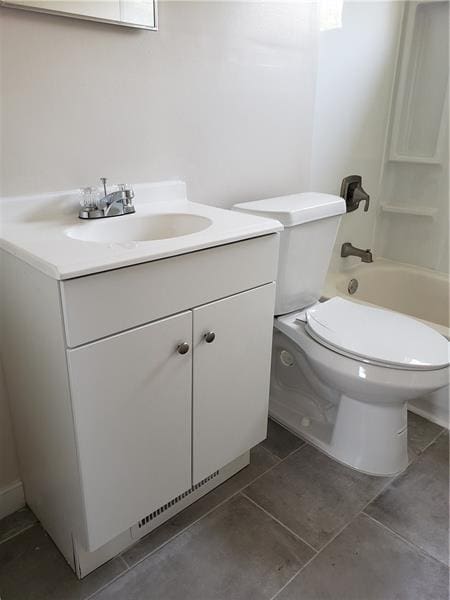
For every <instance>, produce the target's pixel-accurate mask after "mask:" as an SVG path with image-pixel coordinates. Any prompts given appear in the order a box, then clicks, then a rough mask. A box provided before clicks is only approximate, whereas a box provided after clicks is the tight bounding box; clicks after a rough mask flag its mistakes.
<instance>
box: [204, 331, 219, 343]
mask: <svg viewBox="0 0 450 600" xmlns="http://www.w3.org/2000/svg"><path fill="white" fill-rule="evenodd" d="M204 338H205V342H206V343H207V344H211V342H213V341H214V340H215V339H216V334H215V333H214V331H207V332H206V333H205V335H204Z"/></svg>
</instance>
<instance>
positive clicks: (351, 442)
mask: <svg viewBox="0 0 450 600" xmlns="http://www.w3.org/2000/svg"><path fill="white" fill-rule="evenodd" d="M233 209H234V210H238V211H242V212H249V213H252V214H256V215H259V216H262V217H269V218H273V219H277V220H278V221H280V222H281V223H282V224H283V225H284V231H283V232H282V233H281V234H280V254H279V263H278V275H277V295H276V303H275V319H274V335H273V346H272V371H271V385H270V401H269V413H270V415H271V417H272V418H273V419H275V420H276V421H278V422H279V423H281V424H282V425H284V426H285V427H286V428H288V429H289V430H291V431H292V432H293V433H295V434H297V435H299V436H301V437H302V438H304V439H305V440H307V441H308V442H310V443H311V444H313V445H315V446H316V447H318V448H319V449H320V450H322V451H323V452H325V453H326V454H328V455H329V456H331V457H333V458H334V459H336V460H338V461H340V462H342V463H344V464H346V465H348V466H350V467H353V468H354V469H357V470H359V471H362V472H365V473H368V474H371V475H379V476H388V475H394V474H396V473H399V472H401V471H402V470H403V469H405V468H406V466H407V465H408V449H407V403H408V401H409V400H415V399H418V398H420V397H422V396H425V395H426V394H428V393H430V392H432V391H434V390H437V389H439V388H442V387H444V386H446V385H448V383H449V342H448V341H447V340H446V339H445V338H444V337H443V336H442V335H440V334H439V333H438V332H437V331H435V330H434V329H432V328H430V327H428V326H427V325H425V324H423V323H421V322H419V321H417V320H415V319H413V318H411V317H407V316H405V315H403V314H400V313H396V312H393V311H389V310H386V309H381V308H377V307H373V306H368V305H365V304H361V303H357V302H354V301H350V300H346V299H344V298H340V297H334V298H330V299H328V300H325V301H323V300H322V301H321V300H320V294H321V290H322V288H323V284H324V282H325V278H326V275H327V271H328V266H329V261H330V258H331V253H332V250H333V246H334V242H335V239H336V234H337V231H338V227H339V223H340V220H341V217H342V214H344V213H345V210H346V206H345V201H344V200H343V199H342V198H340V197H338V196H333V195H330V194H320V193H312V192H311V193H302V194H293V195H290V196H281V197H278V198H269V199H265V200H260V201H256V202H246V203H241V204H236V205H235V206H234V207H233Z"/></svg>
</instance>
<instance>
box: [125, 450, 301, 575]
mask: <svg viewBox="0 0 450 600" xmlns="http://www.w3.org/2000/svg"><path fill="white" fill-rule="evenodd" d="M261 447H262V449H263V450H264V451H265V452H267V453H268V454H269V455H270V456H274V455H273V454H272V453H271V452H270V451H269V450H267V449H266V448H264V447H263V446H261ZM302 447H303V446H302ZM300 449H301V448H297V450H300ZM292 454H293V453H292ZM289 456H290V454H289V455H288V456H286V457H285V458H283V459H280V458H278V457H276V458H278V462H276V463H274V464H273V465H272V466H271V467H269V468H268V469H266V470H265V471H263V472H262V473H260V474H259V475H257V476H256V477H255V478H254V479H251V480H250V481H248V482H247V483H246V484H245V485H243V486H242V487H240V488H238V489H237V490H236V491H235V492H233V493H232V494H230V495H229V496H226V497H225V498H224V499H223V500H222V501H221V502H219V503H218V504H216V505H215V506H213V507H212V508H211V509H210V510H208V511H206V512H205V513H204V514H203V515H201V516H200V517H199V518H198V519H195V521H192V523H189V525H186V527H185V528H184V529H181V530H180V531H179V532H178V533H175V534H174V535H173V536H172V537H170V538H169V539H167V540H166V541H165V542H163V543H162V544H161V545H160V546H157V547H156V548H154V549H153V550H151V552H149V553H148V554H146V555H145V556H143V557H142V558H141V559H139V560H138V561H137V562H135V563H133V564H132V565H129V568H133V567H135V566H136V565H138V564H139V563H141V562H142V561H144V560H145V559H146V558H148V557H149V556H151V555H152V554H154V553H155V552H157V551H158V550H161V548H163V547H164V546H165V545H166V544H168V543H169V542H171V541H172V540H174V539H175V538H177V537H178V536H179V535H182V534H183V533H184V532H185V531H187V530H188V529H190V528H191V527H193V526H194V525H195V524H196V523H198V522H199V521H201V520H202V519H204V518H205V517H207V516H208V515H210V514H211V513H212V512H213V511H215V510H216V509H218V508H220V507H221V506H223V505H224V504H225V503H226V502H228V501H229V500H231V499H232V498H234V497H235V496H237V495H238V494H240V493H241V492H242V490H244V489H245V488H247V487H249V486H250V485H252V484H253V483H254V482H255V481H257V480H258V479H259V478H260V477H263V475H266V474H267V473H268V472H269V471H271V470H272V469H274V468H275V467H277V466H278V465H279V464H281V463H282V462H283V461H284V460H286V458H288V457H289ZM247 466H249V465H247ZM238 473H239V472H238ZM238 473H235V475H237V474H238ZM235 475H234V476H235ZM234 476H233V477H234ZM230 479H231V478H230ZM230 479H226V480H225V481H224V482H223V483H221V484H220V485H224V484H226V483H227V481H229V480H230ZM218 487H220V486H218ZM217 489H218V488H213V489H212V490H211V492H214V491H215V490H217ZM211 492H208V493H211ZM201 498H204V496H201ZM201 498H199V500H201ZM193 504H194V503H193ZM189 506H192V504H189V505H188V506H186V508H185V509H183V510H186V509H187V508H189ZM181 512H183V511H181ZM178 514H179V513H176V514H175V515H173V517H175V516H176V515H178ZM173 517H172V518H173ZM168 521H170V519H168V520H167V521H164V523H167V522H168ZM164 523H161V525H159V527H161V526H162V525H164ZM153 531H156V529H154V530H153ZM153 531H150V532H149V533H148V534H147V535H151V534H152V533H153ZM144 537H146V536H144ZM141 539H144V538H141ZM139 541H140V540H137V541H136V545H137V544H138V543H139ZM133 545H134V544H133ZM131 547H132V546H129V547H128V548H127V549H125V550H124V551H123V552H121V553H120V556H122V555H123V553H124V552H126V551H127V550H128V549H129V548H131ZM123 560H124V561H125V563H126V564H127V565H128V563H127V561H126V560H125V559H123Z"/></svg>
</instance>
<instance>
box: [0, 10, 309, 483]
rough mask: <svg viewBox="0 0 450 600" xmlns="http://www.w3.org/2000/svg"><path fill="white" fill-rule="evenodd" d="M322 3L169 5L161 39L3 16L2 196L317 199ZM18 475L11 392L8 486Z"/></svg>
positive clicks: (5, 464)
mask: <svg viewBox="0 0 450 600" xmlns="http://www.w3.org/2000/svg"><path fill="white" fill-rule="evenodd" d="M315 19H316V11H315V6H314V5H313V4H311V3H301V4H300V3H288V4H282V3H278V2H276V3H269V2H261V3H259V2H248V3H240V2H227V3H221V2H172V1H170V2H164V1H162V2H159V23H160V31H159V32H157V33H155V32H148V31H141V30H133V29H127V28H123V27H117V26H116V27H115V26H111V25H105V24H98V23H92V22H87V21H78V20H73V19H68V18H63V17H56V16H49V15H43V14H36V13H31V12H30V13H28V12H25V11H18V10H14V9H7V8H0V60H1V99H2V105H1V128H2V129H1V149H2V160H1V174H0V183H1V190H0V195H16V194H27V193H35V192H40V191H51V190H59V189H68V188H76V187H80V186H85V185H89V184H95V183H96V182H97V180H98V177H100V176H103V175H104V176H108V177H110V178H111V181H112V182H118V181H128V182H140V181H159V180H164V179H171V178H179V179H182V180H184V181H186V182H187V184H188V191H189V194H190V197H191V199H193V200H198V201H202V202H206V203H210V204H215V205H222V206H231V204H233V203H235V202H238V201H244V200H254V199H258V198H261V197H267V196H270V195H279V194H284V193H291V192H295V191H298V190H305V189H308V186H309V169H310V159H311V139H312V114H313V104H314V94H315V76H316V71H317V36H318V34H317V31H318V30H317V26H316V20H315ZM17 476H18V474H17V466H16V463H15V453H14V448H13V446H12V436H11V430H10V424H9V420H8V416H7V413H6V403H5V399H4V394H2V393H0V488H1V487H2V486H4V485H6V484H7V483H9V482H11V481H12V480H14V479H16V477H17Z"/></svg>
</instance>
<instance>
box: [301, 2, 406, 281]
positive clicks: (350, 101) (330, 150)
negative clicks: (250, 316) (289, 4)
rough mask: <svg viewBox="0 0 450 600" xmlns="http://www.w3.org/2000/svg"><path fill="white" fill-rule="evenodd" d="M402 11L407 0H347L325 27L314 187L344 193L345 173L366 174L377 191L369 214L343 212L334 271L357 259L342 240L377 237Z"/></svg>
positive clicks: (362, 242) (369, 242) (363, 243)
mask: <svg viewBox="0 0 450 600" xmlns="http://www.w3.org/2000/svg"><path fill="white" fill-rule="evenodd" d="M402 14H403V2H346V3H345V4H344V11H343V15H342V28H341V29H332V30H329V31H322V32H320V34H319V35H320V37H319V40H320V41H319V62H318V73H317V88H316V103H315V112H314V135H313V147H312V162H311V189H313V190H317V191H319V190H320V191H322V192H328V193H332V194H339V190H340V184H341V180H342V178H343V177H344V176H345V175H352V174H360V175H362V177H363V186H364V188H365V190H366V191H367V192H368V193H369V194H370V197H371V204H370V209H369V212H368V213H365V212H363V210H362V206H361V208H360V209H359V210H357V211H355V212H353V213H350V214H347V215H344V217H343V219H342V223H341V227H340V230H339V233H338V236H337V240H336V244H335V248H334V252H333V258H332V261H331V264H330V271H331V272H335V271H339V270H341V269H345V268H347V267H352V266H353V265H355V264H357V263H358V262H359V259H357V258H353V257H349V258H345V259H342V258H341V257H340V249H341V245H342V243H343V242H345V241H351V242H352V243H353V244H354V245H355V246H359V247H361V248H370V247H373V244H374V229H375V220H376V215H377V205H378V201H379V192H380V173H381V169H382V157H383V147H384V142H385V131H386V127H387V123H388V116H389V105H390V97H391V93H392V85H393V80H394V73H395V64H396V58H397V51H398V45H399V36H400V31H401V23H402Z"/></svg>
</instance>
